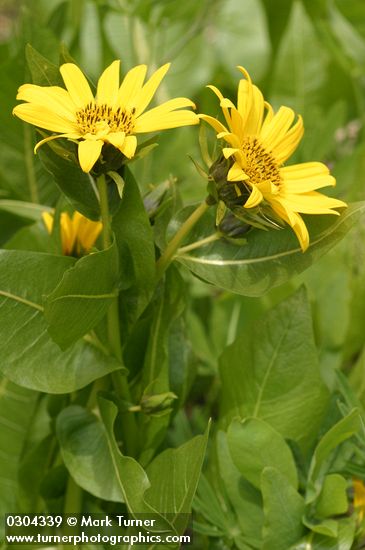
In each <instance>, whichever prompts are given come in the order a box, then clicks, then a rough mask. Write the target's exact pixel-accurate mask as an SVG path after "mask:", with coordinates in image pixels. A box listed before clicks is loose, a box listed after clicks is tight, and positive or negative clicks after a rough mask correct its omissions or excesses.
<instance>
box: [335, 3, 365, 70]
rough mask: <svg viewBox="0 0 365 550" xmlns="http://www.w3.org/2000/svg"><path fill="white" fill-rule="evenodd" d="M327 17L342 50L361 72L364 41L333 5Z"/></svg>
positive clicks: (364, 48)
mask: <svg viewBox="0 0 365 550" xmlns="http://www.w3.org/2000/svg"><path fill="white" fill-rule="evenodd" d="M329 15H330V16H329V23H330V25H331V28H332V31H333V33H334V34H335V36H336V39H337V40H338V41H339V42H340V44H341V48H342V50H343V51H344V52H345V54H346V55H347V56H348V57H349V58H350V59H351V60H352V61H353V62H354V63H355V65H356V66H357V67H358V69H359V70H360V71H362V70H363V68H364V65H365V39H364V38H363V37H362V36H361V34H360V33H359V32H358V31H357V29H356V28H355V27H354V26H353V25H351V23H350V22H349V21H348V19H346V17H344V16H343V15H342V14H341V12H340V10H339V9H337V8H336V6H335V4H331V8H330V12H329Z"/></svg>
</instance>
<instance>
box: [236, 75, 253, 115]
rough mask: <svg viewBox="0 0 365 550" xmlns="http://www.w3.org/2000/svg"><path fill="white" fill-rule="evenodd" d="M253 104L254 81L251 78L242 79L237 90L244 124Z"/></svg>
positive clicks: (238, 103) (239, 108) (238, 107)
mask: <svg viewBox="0 0 365 550" xmlns="http://www.w3.org/2000/svg"><path fill="white" fill-rule="evenodd" d="M251 105H252V83H251V79H250V80H240V81H239V84H238V92H237V109H238V111H239V113H240V114H241V116H242V119H243V121H244V124H245V123H246V120H247V117H248V114H249V112H250V109H251Z"/></svg>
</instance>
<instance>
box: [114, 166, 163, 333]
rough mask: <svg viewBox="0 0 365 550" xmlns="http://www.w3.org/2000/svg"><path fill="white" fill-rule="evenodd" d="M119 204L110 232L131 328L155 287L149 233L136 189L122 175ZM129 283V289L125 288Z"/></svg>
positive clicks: (128, 175)
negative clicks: (112, 235)
mask: <svg viewBox="0 0 365 550" xmlns="http://www.w3.org/2000/svg"><path fill="white" fill-rule="evenodd" d="M124 181H125V185H124V189H123V200H122V201H121V203H120V207H119V209H118V211H117V213H116V214H115V215H114V216H113V221H112V228H113V231H114V234H115V238H116V242H117V245H118V249H119V258H120V264H121V270H122V283H124V285H125V288H126V290H124V291H123V292H122V294H121V303H122V307H123V308H124V311H125V315H126V318H127V322H128V324H132V323H133V322H135V320H136V319H137V318H138V316H139V315H140V314H141V313H142V311H143V310H144V308H145V307H146V305H147V304H148V302H149V300H150V298H151V296H152V292H153V289H154V284H155V249H154V244H153V233H152V228H151V224H150V221H149V218H148V215H147V213H146V211H145V208H144V205H143V201H142V198H141V195H140V192H139V189H138V185H137V183H136V181H135V179H134V178H133V175H132V173H131V172H130V171H129V170H128V169H127V168H126V169H125V173H124ZM126 282H127V283H128V282H129V286H130V288H127V286H128V284H127V283H126Z"/></svg>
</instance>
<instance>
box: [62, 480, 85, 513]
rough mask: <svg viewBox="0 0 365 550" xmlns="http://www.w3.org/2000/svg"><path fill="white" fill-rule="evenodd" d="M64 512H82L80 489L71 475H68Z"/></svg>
mask: <svg viewBox="0 0 365 550" xmlns="http://www.w3.org/2000/svg"><path fill="white" fill-rule="evenodd" d="M64 512H65V514H80V513H81V512H82V489H81V487H79V486H78V485H77V483H76V482H75V481H74V480H73V478H72V477H71V476H69V477H68V482H67V488H66V495H65V504H64Z"/></svg>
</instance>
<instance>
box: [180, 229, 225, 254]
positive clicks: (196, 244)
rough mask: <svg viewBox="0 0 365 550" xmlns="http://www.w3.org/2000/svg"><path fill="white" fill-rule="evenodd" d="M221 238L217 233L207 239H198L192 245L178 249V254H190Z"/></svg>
mask: <svg viewBox="0 0 365 550" xmlns="http://www.w3.org/2000/svg"><path fill="white" fill-rule="evenodd" d="M220 238H221V234H220V233H218V231H217V232H216V233H212V235H209V236H208V237H205V239H200V241H195V242H194V243H191V244H188V245H186V246H182V247H181V248H179V249H178V251H177V252H178V254H179V255H180V254H185V253H186V252H191V250H196V249H197V248H200V247H201V246H205V245H206V244H210V243H213V242H214V241H218V240H219V239H220Z"/></svg>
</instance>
